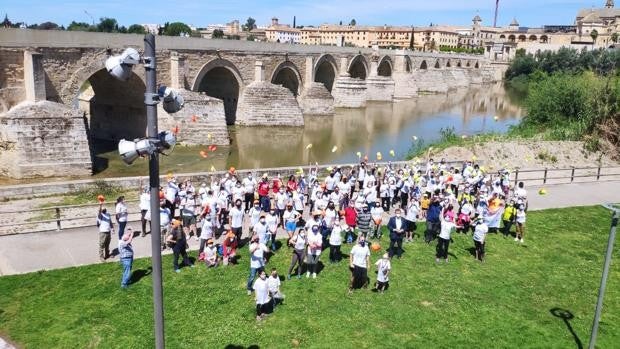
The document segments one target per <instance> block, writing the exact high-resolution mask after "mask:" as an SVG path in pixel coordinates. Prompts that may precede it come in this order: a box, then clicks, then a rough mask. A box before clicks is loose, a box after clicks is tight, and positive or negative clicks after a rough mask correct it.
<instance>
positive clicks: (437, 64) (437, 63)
mask: <svg viewBox="0 0 620 349" xmlns="http://www.w3.org/2000/svg"><path fill="white" fill-rule="evenodd" d="M434 68H435V69H440V68H441V63H439V59H438V60H436V61H435V66H434Z"/></svg>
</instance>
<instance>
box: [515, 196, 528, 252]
mask: <svg viewBox="0 0 620 349" xmlns="http://www.w3.org/2000/svg"><path fill="white" fill-rule="evenodd" d="M525 210H526V204H523V203H521V204H519V206H518V207H517V214H516V219H515V220H516V222H517V236H515V241H519V242H520V243H523V237H524V236H525V216H526V213H525Z"/></svg>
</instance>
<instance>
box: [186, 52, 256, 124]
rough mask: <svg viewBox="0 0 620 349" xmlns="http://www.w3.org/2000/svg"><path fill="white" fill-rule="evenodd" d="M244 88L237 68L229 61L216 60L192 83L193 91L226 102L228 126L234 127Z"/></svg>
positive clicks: (201, 70)
mask: <svg viewBox="0 0 620 349" xmlns="http://www.w3.org/2000/svg"><path fill="white" fill-rule="evenodd" d="M243 86H244V85H243V79H242V78H241V74H240V73H239V70H238V69H237V67H236V66H235V65H234V64H233V63H231V62H230V61H228V60H225V59H222V58H216V59H213V60H211V61H209V62H207V63H206V64H205V65H203V66H202V68H200V70H199V73H198V75H196V78H195V79H194V82H193V83H192V91H199V92H205V93H206V94H207V96H210V97H214V98H218V99H221V100H222V101H223V102H224V113H225V114H226V124H228V125H234V124H235V120H236V118H237V102H238V101H239V94H240V92H241V90H242V89H243Z"/></svg>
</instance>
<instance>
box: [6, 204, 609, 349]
mask: <svg viewBox="0 0 620 349" xmlns="http://www.w3.org/2000/svg"><path fill="white" fill-rule="evenodd" d="M609 218H610V215H609V213H608V212H607V211H606V210H604V209H602V208H573V209H562V210H548V211H542V212H532V213H531V214H530V215H529V217H528V219H529V221H528V231H529V234H528V235H527V236H526V243H525V244H524V245H523V246H520V245H518V244H516V243H515V242H514V241H513V240H512V239H504V238H502V237H501V236H497V235H492V236H490V238H489V242H488V247H487V249H488V257H487V261H486V263H484V264H480V263H477V262H475V261H474V260H473V258H472V257H471V255H470V252H469V251H468V249H469V248H471V247H472V242H471V237H470V236H467V237H465V236H463V235H455V236H454V241H455V242H454V243H453V244H451V246H450V251H451V253H452V254H454V257H451V259H450V263H448V264H441V265H435V262H434V258H433V253H434V244H433V245H431V246H427V245H426V244H423V243H420V242H415V243H414V244H407V245H405V247H406V250H407V252H406V254H405V255H404V257H403V259H402V260H395V261H394V262H393V269H394V270H393V274H392V281H391V284H392V285H391V286H392V287H391V289H390V290H389V291H387V292H386V293H385V294H383V295H380V294H376V293H373V292H371V291H369V290H362V291H358V292H356V293H354V294H353V295H352V296H347V295H346V286H347V280H348V272H347V266H346V264H345V263H342V264H340V265H327V266H326V268H325V270H324V271H323V272H322V273H321V274H320V275H319V277H318V278H317V279H316V280H312V279H305V278H303V279H302V280H297V279H293V280H292V281H290V282H288V281H287V282H283V286H282V289H283V292H284V293H285V294H286V295H287V299H286V304H285V305H284V306H282V307H280V308H278V309H277V311H276V313H275V314H273V315H272V316H271V317H270V318H269V319H268V320H266V321H264V322H262V323H257V322H256V321H255V320H254V303H253V299H252V298H251V297H248V296H246V295H245V289H244V284H245V279H246V277H247V258H244V261H243V262H242V263H241V265H240V266H236V267H232V268H221V269H219V270H209V271H207V270H205V269H203V268H195V269H191V270H190V269H188V268H187V269H183V272H182V273H180V274H175V273H173V272H172V267H171V259H170V257H166V258H164V293H165V312H166V333H167V337H166V340H167V344H168V346H169V347H170V348H196V347H202V348H207V347H209V348H218V347H225V346H226V345H228V344H234V345H241V346H249V345H253V344H256V345H259V346H260V347H264V348H274V347H277V348H280V347H282V348H286V347H291V346H294V344H297V343H299V345H300V346H301V347H320V348H326V347H330V346H336V345H337V346H339V347H341V348H353V347H359V348H370V347H407V348H411V347H418V348H454V347H480V348H489V347H494V348H506V347H519V348H543V347H544V348H571V347H576V344H575V340H574V338H573V336H572V335H571V334H570V332H569V330H568V328H567V326H566V325H565V323H564V322H563V321H562V320H561V319H559V318H556V317H554V316H552V315H551V313H550V310H551V309H552V308H556V307H559V308H564V309H567V310H569V311H571V312H572V313H573V314H574V319H573V320H571V322H570V323H571V325H572V327H573V329H574V330H575V332H576V334H577V335H578V336H579V338H580V339H581V342H582V343H584V345H587V342H588V338H589V331H590V326H591V321H592V315H593V311H594V306H595V301H596V296H597V291H598V284H599V281H600V275H601V267H602V259H603V254H604V250H605V246H606V242H607V236H608V234H607V232H608V229H609V222H610V219H609ZM383 245H384V246H387V243H386V239H385V238H384V241H383ZM348 249H349V248H348V247H345V250H347V252H348ZM616 251H617V249H616ZM246 253H247V250H244V256H245V255H246ZM324 257H326V256H324ZM377 258H378V254H374V255H373V258H372V259H373V261H375V260H376V259H377ZM618 258H620V253H618V252H616V253H615V254H614V259H615V261H618ZM325 259H326V258H325ZM148 263H149V260H148V259H141V260H138V261H136V263H135V266H134V270H136V269H146V268H147V267H148ZM288 263H289V253H288V252H286V251H282V252H279V253H278V254H277V255H276V256H275V257H274V258H273V259H272V260H271V262H270V263H269V267H272V266H277V267H278V269H279V270H280V273H281V274H284V273H285V271H286V267H288ZM371 275H372V278H373V281H374V273H372V274H371ZM119 282H120V267H119V266H118V264H116V263H109V264H103V265H92V266H86V267H80V268H71V269H65V270H56V271H50V272H41V273H32V274H28V275H22V276H8V277H2V278H0V290H1V292H2V297H0V333H1V334H5V335H6V336H8V337H9V338H10V339H12V340H13V341H15V342H17V343H18V344H20V345H23V347H26V348H69V347H71V348H77V347H80V348H83V347H101V348H108V347H119V348H120V347H123V348H147V347H153V345H154V340H153V338H152V318H151V314H152V307H151V303H150V299H151V288H150V286H151V283H150V282H151V279H150V277H148V276H147V277H144V278H143V279H141V280H140V281H139V282H138V283H137V284H135V285H133V286H132V287H130V289H129V290H127V291H122V290H121V289H120V288H119ZM618 324H620V271H619V269H618V267H617V264H615V265H612V272H611V273H610V279H609V283H608V285H607V294H606V298H605V304H604V307H603V316H602V322H601V327H600V332H599V337H598V343H599V345H598V346H599V347H600V348H613V347H618V343H620V325H618Z"/></svg>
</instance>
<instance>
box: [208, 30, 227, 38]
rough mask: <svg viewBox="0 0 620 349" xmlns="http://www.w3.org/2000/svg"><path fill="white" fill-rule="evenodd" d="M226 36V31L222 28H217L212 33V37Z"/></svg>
mask: <svg viewBox="0 0 620 349" xmlns="http://www.w3.org/2000/svg"><path fill="white" fill-rule="evenodd" d="M223 37H224V31H223V30H221V29H215V30H214V31H213V33H212V34H211V38H212V39H221V38H223Z"/></svg>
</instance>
